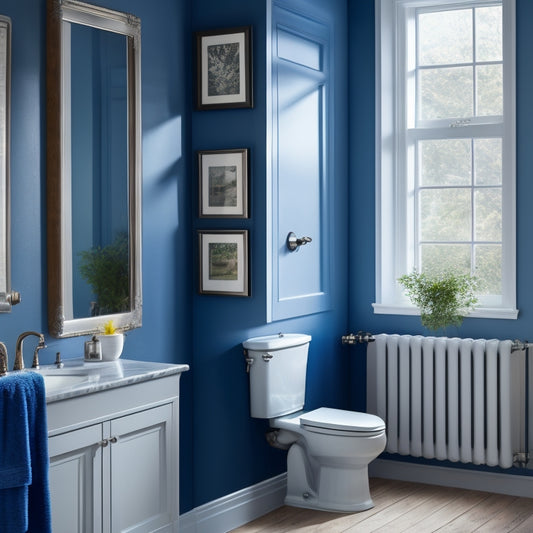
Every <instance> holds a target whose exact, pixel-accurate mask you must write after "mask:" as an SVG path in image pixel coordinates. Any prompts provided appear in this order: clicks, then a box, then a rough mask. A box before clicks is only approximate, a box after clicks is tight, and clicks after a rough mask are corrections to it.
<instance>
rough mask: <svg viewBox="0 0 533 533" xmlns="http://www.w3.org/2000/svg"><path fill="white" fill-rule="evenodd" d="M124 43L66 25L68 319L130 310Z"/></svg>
mask: <svg viewBox="0 0 533 533" xmlns="http://www.w3.org/2000/svg"><path fill="white" fill-rule="evenodd" d="M126 44H127V41H126V38H125V37H124V35H119V34H116V33H111V32H108V31H103V30H100V29H97V28H91V27H89V26H82V25H80V24H73V25H71V50H72V53H71V103H70V106H71V111H72V114H71V153H72V162H71V169H72V170H71V180H72V206H73V209H72V215H71V216H72V304H73V308H72V316H71V318H84V317H87V316H98V315H103V314H109V313H122V312H125V311H128V310H129V306H130V304H129V275H128V265H129V252H128V237H129V232H128V136H127V131H128V122H127V117H128V85H127V82H128V77H127V63H126V57H127V47H126Z"/></svg>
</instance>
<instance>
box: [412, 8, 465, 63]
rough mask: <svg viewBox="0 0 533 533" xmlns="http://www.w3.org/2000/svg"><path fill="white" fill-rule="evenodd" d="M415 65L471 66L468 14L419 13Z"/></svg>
mask: <svg viewBox="0 0 533 533" xmlns="http://www.w3.org/2000/svg"><path fill="white" fill-rule="evenodd" d="M418 39H419V40H418V64H419V65H446V64H447V65H450V64H457V63H471V62H472V41H473V39H472V10H471V9H461V10H454V11H440V12H438V13H423V14H420V15H419V16H418Z"/></svg>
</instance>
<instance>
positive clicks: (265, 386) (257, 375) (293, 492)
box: [243, 333, 386, 512]
mask: <svg viewBox="0 0 533 533" xmlns="http://www.w3.org/2000/svg"><path fill="white" fill-rule="evenodd" d="M310 341H311V336H309V335H300V334H281V333H280V334H279V335H269V336H266V337H255V338H252V339H248V340H247V341H245V342H244V343H243V346H244V348H245V350H246V352H245V353H246V357H247V362H248V368H249V371H250V403H251V415H252V417H254V418H268V419H270V425H271V427H272V428H275V429H276V431H273V432H271V433H269V434H268V439H269V442H270V443H271V444H272V445H273V446H276V447H279V448H285V449H287V448H288V450H289V452H288V456H287V496H286V498H285V503H286V504H287V505H293V506H296V507H306V508H309V509H323V510H328V511H342V512H353V511H363V510H365V509H370V508H371V507H373V505H374V504H373V503H372V499H371V498H370V491H369V488H368V464H369V463H370V461H372V460H374V459H375V458H376V457H377V456H378V455H379V454H380V453H381V452H382V451H383V450H384V449H385V443H386V437H385V422H383V420H382V419H381V418H379V417H377V416H374V415H370V414H366V413H357V412H354V411H344V410H340V409H329V408H326V407H322V408H320V409H316V410H314V411H304V410H302V409H303V405H304V399H305V377H306V371H307V352H308V349H309V342H310Z"/></svg>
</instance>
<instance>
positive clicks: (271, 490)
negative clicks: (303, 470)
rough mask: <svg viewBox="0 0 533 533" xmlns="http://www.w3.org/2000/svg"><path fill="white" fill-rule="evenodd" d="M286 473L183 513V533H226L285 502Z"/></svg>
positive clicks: (181, 517) (180, 528) (181, 524)
mask: <svg viewBox="0 0 533 533" xmlns="http://www.w3.org/2000/svg"><path fill="white" fill-rule="evenodd" d="M286 492H287V474H280V475H279V476H276V477H273V478H271V479H267V480H266V481H262V482H261V483H258V484H257V485H252V486H251V487H247V488H245V489H242V490H239V491H237V492H234V493H233V494H228V495H227V496H224V497H222V498H219V499H218V500H214V501H212V502H208V503H206V504H204V505H202V506H200V507H196V508H195V509H193V510H192V511H189V512H188V513H184V514H182V515H181V516H180V520H179V531H180V533H223V532H225V531H230V530H231V529H235V528H237V527H239V526H242V525H243V524H246V523H247V522H250V521H252V520H255V519H256V518H259V517H260V516H263V515H264V514H266V513H269V512H270V511H273V510H274V509H277V508H278V507H281V506H282V505H283V501H284V499H285V494H286Z"/></svg>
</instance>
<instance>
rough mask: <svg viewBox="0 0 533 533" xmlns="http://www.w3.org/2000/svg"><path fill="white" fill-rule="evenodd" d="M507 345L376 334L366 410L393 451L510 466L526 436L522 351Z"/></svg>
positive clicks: (369, 359)
mask: <svg viewBox="0 0 533 533" xmlns="http://www.w3.org/2000/svg"><path fill="white" fill-rule="evenodd" d="M512 344H513V343H512V342H511V341H508V340H505V341H499V340H484V339H476V340H473V339H456V338H447V337H422V336H410V335H376V336H375V342H372V343H370V344H369V345H368V350H367V376H368V378H367V410H368V411H369V412H370V413H374V414H377V415H378V416H380V417H381V418H383V420H385V423H386V425H387V449H386V451H388V452H390V453H399V454H402V455H411V456H414V457H425V458H428V459H433V458H436V459H442V460H444V459H446V460H449V461H461V462H463V463H474V464H486V465H490V466H497V465H499V466H501V467H503V468H509V467H511V466H512V465H513V456H514V454H515V453H518V452H519V451H520V448H521V443H522V441H523V438H524V431H525V424H524V423H523V422H522V421H523V420H524V418H525V415H524V405H525V385H524V383H523V382H524V379H523V377H524V375H525V366H524V361H525V357H524V351H523V350H522V351H519V352H513V353H511V347H512Z"/></svg>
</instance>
